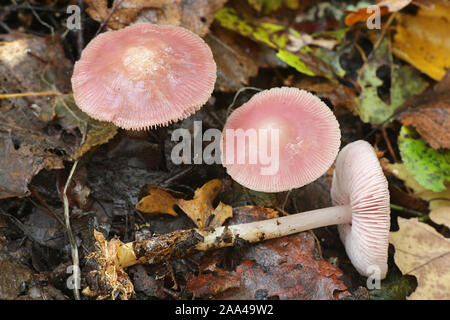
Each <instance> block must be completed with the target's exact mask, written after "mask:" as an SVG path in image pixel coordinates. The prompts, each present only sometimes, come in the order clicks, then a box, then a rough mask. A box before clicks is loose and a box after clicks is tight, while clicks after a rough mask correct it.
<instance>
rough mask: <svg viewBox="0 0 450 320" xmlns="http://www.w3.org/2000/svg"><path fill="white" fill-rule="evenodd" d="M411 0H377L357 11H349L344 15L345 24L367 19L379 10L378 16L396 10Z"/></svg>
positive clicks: (350, 24)
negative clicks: (373, 3)
mask: <svg viewBox="0 0 450 320" xmlns="http://www.w3.org/2000/svg"><path fill="white" fill-rule="evenodd" d="M411 1H412V0H378V1H377V3H376V4H375V5H372V6H370V7H367V8H361V9H359V10H358V11H354V12H351V13H349V14H348V15H347V16H346V17H345V24H346V25H347V26H352V25H354V24H355V23H357V22H360V21H367V20H368V19H369V18H371V17H373V16H374V14H376V13H377V11H376V10H378V11H379V14H380V16H384V15H386V14H388V13H390V12H397V11H400V10H402V9H403V8H405V7H406V6H407V5H409V4H410V3H411Z"/></svg>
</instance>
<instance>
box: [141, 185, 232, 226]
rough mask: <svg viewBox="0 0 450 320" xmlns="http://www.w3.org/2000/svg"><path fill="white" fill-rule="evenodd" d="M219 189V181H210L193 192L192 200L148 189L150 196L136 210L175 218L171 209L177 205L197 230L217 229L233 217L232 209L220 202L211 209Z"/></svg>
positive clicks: (220, 186) (220, 187) (142, 200)
mask: <svg viewBox="0 0 450 320" xmlns="http://www.w3.org/2000/svg"><path fill="white" fill-rule="evenodd" d="M221 189H222V181H221V180H219V179H214V180H211V181H209V182H207V183H205V184H204V185H203V186H202V187H201V188H199V189H197V190H195V194H194V199H192V200H184V199H176V198H174V197H172V196H171V195H170V194H169V193H167V191H164V190H162V189H150V191H149V193H150V195H148V196H146V197H144V198H142V199H141V200H140V201H139V202H138V204H137V205H136V209H137V210H139V211H142V212H145V213H166V214H170V215H172V216H176V215H177V214H176V212H175V211H174V210H173V207H174V205H177V206H178V207H180V209H181V210H183V212H184V213H186V215H187V216H188V217H189V218H191V220H192V221H193V222H194V223H195V225H196V226H197V227H198V228H206V227H218V226H221V225H222V224H223V222H225V220H227V219H228V218H230V217H232V216H233V209H232V208H231V207H230V206H229V205H226V204H223V203H222V202H220V203H219V205H218V206H217V207H216V208H215V209H214V208H213V201H214V199H215V198H216V197H217V195H218V194H219V192H220V190H221Z"/></svg>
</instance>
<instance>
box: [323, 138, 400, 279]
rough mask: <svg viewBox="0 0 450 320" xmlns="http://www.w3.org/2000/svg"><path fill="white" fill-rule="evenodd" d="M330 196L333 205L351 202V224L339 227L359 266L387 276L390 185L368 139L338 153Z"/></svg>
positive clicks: (367, 273)
mask: <svg viewBox="0 0 450 320" xmlns="http://www.w3.org/2000/svg"><path fill="white" fill-rule="evenodd" d="M331 197H332V199H333V204H334V205H340V206H343V205H346V206H350V208H351V210H352V222H351V224H341V225H339V226H338V230H339V234H340V236H341V240H342V242H343V243H344V245H345V248H346V251H347V255H348V257H349V258H350V260H351V261H352V263H353V265H354V266H355V268H356V270H358V272H359V273H360V274H362V275H365V276H367V277H368V276H370V275H372V274H376V273H375V272H379V273H380V274H379V276H380V277H381V279H383V278H385V276H386V273H387V269H388V265H387V259H388V246H389V227H390V211H391V210H390V200H389V189H388V183H387V180H386V177H385V175H384V174H383V170H382V169H381V166H380V163H379V161H378V158H377V155H376V154H375V151H374V149H373V148H372V146H371V145H370V144H369V143H367V142H366V141H362V140H359V141H356V142H352V143H350V144H348V145H347V146H345V147H344V148H343V149H342V150H341V152H340V153H339V155H338V157H337V160H336V168H335V170H334V176H333V183H332V187H331ZM376 268H378V270H377V269H376Z"/></svg>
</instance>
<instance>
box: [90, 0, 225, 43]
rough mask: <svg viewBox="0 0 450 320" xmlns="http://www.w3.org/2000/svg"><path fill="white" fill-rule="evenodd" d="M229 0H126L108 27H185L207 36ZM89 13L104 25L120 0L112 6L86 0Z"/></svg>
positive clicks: (116, 10) (101, 1)
mask: <svg viewBox="0 0 450 320" xmlns="http://www.w3.org/2000/svg"><path fill="white" fill-rule="evenodd" d="M225 2H226V0H196V1H186V0H124V1H122V3H120V5H118V6H117V8H116V9H115V10H114V12H113V14H112V15H111V17H110V19H109V20H108V23H107V27H108V28H111V29H114V30H117V29H121V28H123V27H126V26H128V25H130V24H132V23H134V22H150V23H158V24H170V25H177V26H183V27H185V28H187V29H190V30H191V31H193V32H195V33H197V34H199V35H200V36H204V35H205V34H206V33H207V32H208V30H209V26H210V25H211V23H212V22H213V20H214V13H215V12H216V11H217V10H219V9H220V8H221V7H222V6H223V5H224V3H225ZM86 3H87V4H88V6H89V7H88V8H87V10H86V12H87V13H88V14H89V15H90V16H91V17H92V19H94V20H96V21H98V22H101V23H102V22H104V21H106V19H107V18H108V16H109V15H110V14H111V12H112V10H113V8H114V7H115V6H116V5H117V3H118V0H114V2H113V3H112V5H111V6H110V7H108V1H107V0H86Z"/></svg>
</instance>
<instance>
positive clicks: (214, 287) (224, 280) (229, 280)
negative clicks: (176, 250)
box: [186, 268, 241, 299]
mask: <svg viewBox="0 0 450 320" xmlns="http://www.w3.org/2000/svg"><path fill="white" fill-rule="evenodd" d="M240 285H241V278H240V276H239V275H238V274H236V273H235V272H229V271H224V270H222V269H220V268H215V269H214V271H213V272H208V273H201V274H199V275H198V276H195V275H194V274H193V273H191V274H190V275H189V278H188V281H187V283H186V289H187V290H188V291H189V292H190V293H192V294H193V298H204V299H205V298H213V297H214V296H216V295H218V294H220V293H222V292H224V291H226V290H228V289H231V288H238V287H239V286H240Z"/></svg>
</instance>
